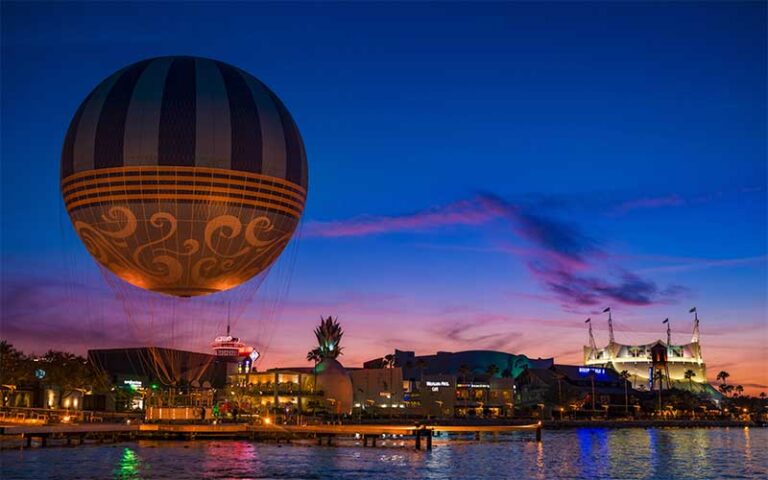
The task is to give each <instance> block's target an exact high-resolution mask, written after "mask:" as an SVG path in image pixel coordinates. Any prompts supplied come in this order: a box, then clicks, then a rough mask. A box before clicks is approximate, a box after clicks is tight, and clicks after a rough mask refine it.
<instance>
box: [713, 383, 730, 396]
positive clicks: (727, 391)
mask: <svg viewBox="0 0 768 480" xmlns="http://www.w3.org/2000/svg"><path fill="white" fill-rule="evenodd" d="M717 388H718V389H719V390H720V393H722V394H723V395H725V396H726V397H727V396H728V394H730V393H731V392H732V391H733V385H728V384H725V383H723V384H721V385H720V386H719V387H717Z"/></svg>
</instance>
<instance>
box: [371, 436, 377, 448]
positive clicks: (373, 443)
mask: <svg viewBox="0 0 768 480" xmlns="http://www.w3.org/2000/svg"><path fill="white" fill-rule="evenodd" d="M377 438H378V435H374V436H372V437H371V446H372V447H375V446H376V439H377Z"/></svg>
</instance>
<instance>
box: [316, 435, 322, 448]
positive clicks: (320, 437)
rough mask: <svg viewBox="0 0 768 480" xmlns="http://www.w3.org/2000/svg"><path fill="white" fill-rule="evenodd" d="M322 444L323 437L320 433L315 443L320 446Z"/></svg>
mask: <svg viewBox="0 0 768 480" xmlns="http://www.w3.org/2000/svg"><path fill="white" fill-rule="evenodd" d="M322 444H323V437H322V436H321V435H318V436H317V445H318V446H321V445H322Z"/></svg>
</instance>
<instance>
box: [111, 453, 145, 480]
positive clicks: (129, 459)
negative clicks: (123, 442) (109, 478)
mask: <svg viewBox="0 0 768 480" xmlns="http://www.w3.org/2000/svg"><path fill="white" fill-rule="evenodd" d="M139 466H140V461H139V457H138V456H137V455H136V452H134V451H133V450H132V449H130V448H124V449H123V455H122V457H120V464H119V465H118V468H117V469H116V470H115V478H117V479H120V480H132V479H138V478H141V476H140V475H139V473H140V472H139Z"/></svg>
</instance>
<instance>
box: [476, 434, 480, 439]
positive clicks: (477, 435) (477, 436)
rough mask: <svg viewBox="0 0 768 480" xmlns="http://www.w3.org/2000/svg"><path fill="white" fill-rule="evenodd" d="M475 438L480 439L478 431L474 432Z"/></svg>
mask: <svg viewBox="0 0 768 480" xmlns="http://www.w3.org/2000/svg"><path fill="white" fill-rule="evenodd" d="M475 440H480V432H475Z"/></svg>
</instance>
